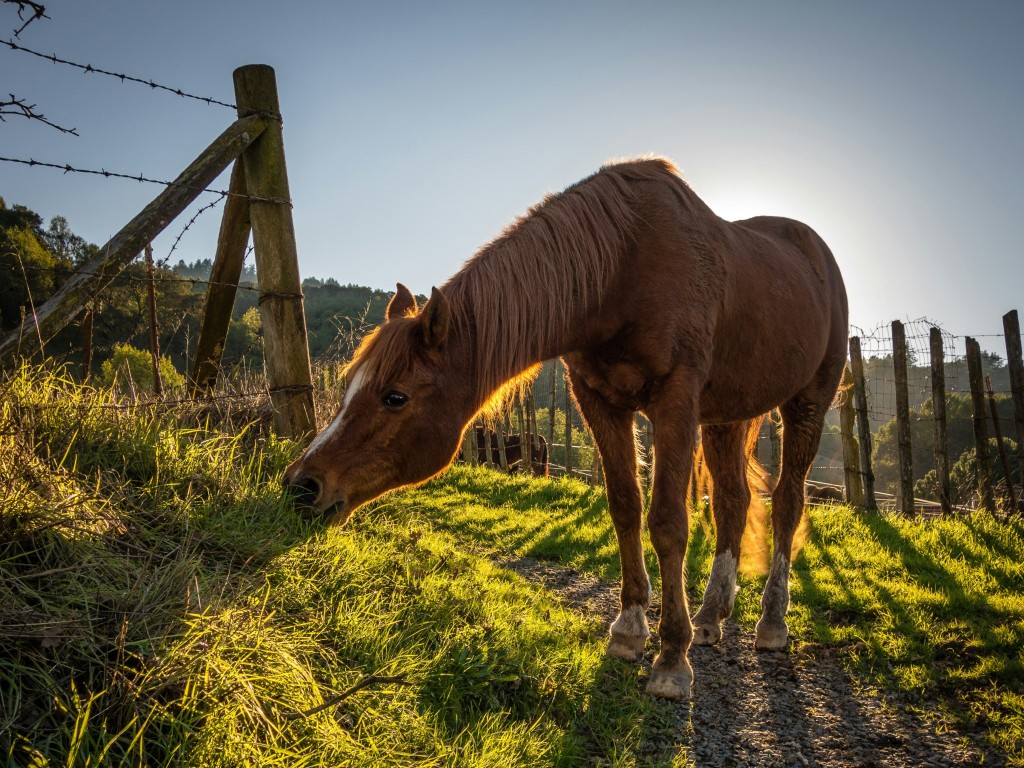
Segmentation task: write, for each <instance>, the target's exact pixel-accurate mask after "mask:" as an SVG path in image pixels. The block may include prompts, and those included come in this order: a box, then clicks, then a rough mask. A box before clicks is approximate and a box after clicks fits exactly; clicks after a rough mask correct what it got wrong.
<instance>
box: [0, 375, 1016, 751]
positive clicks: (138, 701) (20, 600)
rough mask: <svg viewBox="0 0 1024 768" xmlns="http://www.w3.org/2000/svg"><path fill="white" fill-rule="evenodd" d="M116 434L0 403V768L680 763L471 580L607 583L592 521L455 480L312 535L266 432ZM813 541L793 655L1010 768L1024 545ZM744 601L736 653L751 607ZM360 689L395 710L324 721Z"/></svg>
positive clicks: (589, 623) (654, 722) (509, 591)
mask: <svg viewBox="0 0 1024 768" xmlns="http://www.w3.org/2000/svg"><path fill="white" fill-rule="evenodd" d="M121 405H123V404H122V403H120V402H119V401H118V400H116V399H115V397H114V395H112V394H111V393H109V392H106V391H98V390H90V389H87V388H82V387H79V386H77V385H75V384H74V383H72V382H70V381H68V380H65V379H63V378H62V377H61V376H60V375H59V374H55V373H45V372H41V371H38V370H34V369H23V370H22V371H20V372H19V373H17V374H16V375H15V376H14V377H12V378H11V379H9V380H7V381H5V382H0V498H2V508H0V635H2V636H3V637H4V638H5V641H4V646H3V652H2V653H0V761H3V760H6V761H7V762H8V763H10V764H13V765H34V766H56V765H61V766H98V765H107V764H124V765H204V766H205V765H210V766H219V765H225V766H227V765H231V766H236V765H242V766H245V765H268V766H274V765H289V766H292V765H297V766H305V765H309V766H315V765H356V766H364V765H365V766H370V765H374V766H376V765H408V764H416V765H473V766H486V765H499V764H500V765H503V766H517V765H577V764H580V763H593V764H602V765H616V766H619V765H621V766H628V765H636V764H648V763H652V762H653V763H654V764H668V763H670V762H671V761H672V756H671V755H670V754H665V753H662V752H658V753H656V754H654V753H652V752H651V751H648V748H649V745H648V744H647V743H646V739H647V737H648V735H649V734H650V733H651V732H652V731H655V730H657V728H658V727H659V724H663V723H664V722H665V721H666V720H667V719H670V718H671V717H672V716H673V715H672V711H673V710H672V709H671V708H670V706H669V705H666V704H665V703H663V702H659V701H655V700H652V699H650V698H649V697H647V696H645V695H644V694H643V692H642V682H643V681H642V680H640V679H639V678H638V670H637V668H636V667H635V666H634V665H629V664H624V663H620V662H618V661H609V660H607V659H605V657H604V655H603V648H604V638H605V634H606V627H605V626H604V625H603V624H602V623H601V622H599V621H597V620H594V619H592V618H589V617H587V616H585V615H581V614H579V613H577V612H575V611H573V610H571V609H570V608H567V607H564V606H563V605H561V604H560V603H559V602H558V601H557V600H556V599H554V597H553V596H552V595H550V594H549V593H547V592H546V591H545V590H543V589H542V588H540V587H538V586H535V585H533V584H530V583H527V582H525V581H524V580H522V579H521V578H519V577H518V576H516V575H515V574H513V573H510V572H508V571H505V570H503V569H501V568H500V567H498V566H497V565H495V564H494V563H493V562H492V560H491V559H490V557H489V556H490V555H492V554H495V553H502V554H518V555H522V556H529V557H534V558H538V559H544V560H549V561H555V562H558V563H561V564H563V565H566V566H570V567H573V568H576V569H579V570H582V571H586V572H589V573H593V574H595V575H597V576H599V577H601V578H604V579H607V580H609V581H614V580H615V579H617V578H618V575H619V570H618V557H617V552H616V548H615V545H614V536H613V535H612V532H611V525H610V521H609V519H608V515H607V510H606V508H605V501H604V496H603V494H602V493H601V492H599V491H596V490H594V489H592V488H590V487H588V486H585V485H583V484H581V483H578V482H574V481H562V480H559V481H555V480H546V479H532V478H525V477H509V476H504V475H501V474H499V473H497V472H491V471H487V470H483V469H469V468H460V467H456V468H455V469H453V470H452V471H450V472H449V473H447V474H446V475H444V476H442V477H441V478H438V479H437V480H435V481H434V482H432V483H430V484H428V485H427V486H425V487H423V488H421V489H417V490H413V491H406V492H402V493H396V494H392V495H391V496H389V497H386V498H385V499H384V500H382V501H381V502H378V503H377V504H375V505H371V506H370V507H368V508H367V509H364V510H361V511H360V512H359V513H357V515H356V516H355V518H354V520H353V522H352V523H351V524H350V525H349V526H347V527H345V528H326V527H324V526H322V525H320V524H316V523H310V522H308V521H305V520H303V519H301V518H299V517H298V516H296V514H295V513H294V511H293V510H292V509H291V507H290V505H289V504H288V503H287V502H285V501H283V500H282V499H281V497H280V491H279V476H280V471H281V469H282V468H283V466H284V465H285V464H286V463H287V461H288V460H289V459H290V458H291V457H292V456H294V454H295V452H296V448H295V447H294V446H292V445H291V444H289V443H287V442H281V441H278V440H276V439H275V438H274V437H273V435H272V434H270V433H269V432H268V431H267V430H266V429H265V428H264V427H263V426H261V425H262V423H263V422H262V420H261V419H260V416H261V413H260V412H258V411H247V410H245V409H235V410H233V411H232V412H230V413H223V412H216V413H210V412H209V411H204V410H201V409H199V408H194V409H193V408H181V407H180V406H179V407H176V408H175V409H173V410H172V409H160V408H152V407H146V408H143V407H137V408H132V409H128V410H125V409H123V408H121V407H113V406H121ZM811 520H812V531H811V537H810V539H809V541H808V543H807V545H806V546H805V547H804V549H803V550H802V552H801V554H800V555H799V557H798V558H797V559H796V561H795V563H794V572H793V580H792V587H793V608H792V609H791V612H790V626H791V629H792V633H793V636H794V638H795V643H796V644H797V645H801V644H803V645H814V646H822V647H824V648H826V649H830V650H831V651H834V653H835V655H836V656H837V657H838V658H840V659H842V660H843V661H844V663H846V664H847V665H848V666H849V668H850V669H851V671H852V673H853V674H855V675H856V676H857V678H858V679H859V680H860V681H861V683H862V684H863V685H866V686H873V687H877V688H882V689H886V690H888V691H892V692H895V693H897V694H899V695H900V696H902V697H903V698H904V701H905V702H908V703H910V704H911V705H913V706H918V707H921V708H922V709H924V710H926V711H927V712H926V714H928V716H929V717H932V718H934V719H935V722H936V724H937V727H938V726H939V725H941V721H944V722H949V723H952V724H953V725H955V726H957V727H958V728H959V729H961V730H963V731H965V732H968V733H971V734H975V735H977V736H978V738H980V739H983V740H985V741H986V742H987V743H988V745H989V749H991V750H997V751H998V752H1000V753H1002V754H1007V755H1009V756H1010V760H1011V763H1014V764H1024V682H1022V681H1024V674H1022V673H1024V669H1022V665H1024V656H1022V650H1021V649H1022V648H1024V597H1022V595H1024V525H1022V524H1021V523H1019V522H1014V523H1012V524H1002V523H998V522H995V521H993V520H992V519H991V518H990V517H987V516H984V515H977V516H972V517H967V518H957V519H954V520H932V521H920V520H916V521H914V520H905V519H902V518H899V517H893V516H889V515H861V514H857V513H855V512H854V511H853V510H851V509H849V508H846V507H843V506H835V507H821V508H816V509H814V510H813V511H812V514H811ZM709 532H710V531H709V527H708V525H707V523H706V521H701V519H700V518H698V522H697V523H696V524H694V526H693V535H692V537H691V546H690V549H689V553H688V558H687V568H688V589H689V592H690V598H691V601H692V602H693V603H694V604H697V603H699V599H700V592H701V589H702V587H703V581H704V579H706V576H707V570H708V567H709V564H710V555H711V541H710V539H709V536H708V534H709ZM648 565H649V568H650V571H651V573H652V575H656V573H657V568H656V562H655V560H654V558H653V556H652V555H651V554H650V551H648ZM741 585H742V590H741V592H740V596H739V599H738V602H737V616H736V620H737V621H738V622H739V623H740V625H741V627H742V628H743V630H744V631H752V628H753V624H754V622H755V621H756V618H757V611H758V608H759V593H760V589H761V587H762V579H761V578H759V577H745V578H743V579H741ZM375 675H376V676H382V677H387V678H392V679H395V680H397V682H389V683H384V682H381V683H377V684H372V685H368V686H367V687H364V688H361V689H360V690H358V691H356V692H354V693H351V694H350V695H348V696H347V697H342V694H343V693H344V692H345V691H347V690H349V689H350V688H351V687H352V686H354V685H356V684H358V683H359V682H360V681H363V680H365V679H366V678H368V677H370V676H375ZM325 703H328V704H330V706H327V707H325V708H323V709H321V710H320V711H317V712H313V710H316V709H318V708H319V707H321V706H322V705H323V704H325ZM306 713H309V714H306ZM684 758H685V755H680V756H677V758H676V759H677V760H683V759H684Z"/></svg>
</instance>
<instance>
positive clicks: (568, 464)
mask: <svg viewBox="0 0 1024 768" xmlns="http://www.w3.org/2000/svg"><path fill="white" fill-rule="evenodd" d="M572 409H573V405H572V395H571V394H570V392H569V372H568V371H566V373H565V476H566V477H572Z"/></svg>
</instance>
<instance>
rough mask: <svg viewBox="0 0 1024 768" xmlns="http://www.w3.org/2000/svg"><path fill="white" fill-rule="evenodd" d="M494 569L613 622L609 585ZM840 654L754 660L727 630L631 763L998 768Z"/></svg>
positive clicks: (744, 641) (818, 651)
mask: <svg viewBox="0 0 1024 768" xmlns="http://www.w3.org/2000/svg"><path fill="white" fill-rule="evenodd" d="M500 563H501V565H502V566H504V567H506V568H509V569H511V570H514V571H516V572H517V573H519V574H521V575H522V576H524V577H526V578H528V579H530V580H531V581H535V582H538V583H541V584H543V585H544V586H545V587H546V588H547V589H549V590H550V591H552V592H554V593H555V594H557V595H560V596H561V598H562V600H563V601H564V602H565V603H566V604H567V605H569V606H571V607H573V608H575V609H577V610H582V611H585V612H588V613H591V614H594V615H598V616H601V617H602V618H604V619H605V620H607V621H609V622H610V621H612V620H613V619H614V618H615V615H616V613H617V611H618V591H617V588H616V587H615V585H612V584H608V583H606V582H602V581H601V580H599V579H596V578H594V577H593V576H589V575H586V574H579V573H576V572H575V571H573V570H571V569H566V568H561V567H558V566H555V565H551V564H547V563H542V562H538V561H534V560H529V559H521V558H520V559H516V558H503V559H501V560H500ZM657 616H658V607H657V606H654V607H653V608H652V609H651V611H650V612H649V614H648V619H649V621H650V623H651V626H652V627H656V626H657ZM654 639H655V640H656V639H657V638H654ZM651 646H653V647H657V643H656V642H655V643H652V644H651V645H650V646H649V648H651ZM838 653H842V651H836V650H835V649H830V648H815V647H812V646H804V647H802V648H801V650H799V651H798V652H795V653H794V652H790V651H779V652H767V653H765V652H757V651H755V650H754V640H753V636H752V635H750V634H744V633H741V632H740V630H739V627H737V625H736V624H735V623H732V622H727V623H726V627H725V634H724V637H723V639H722V642H721V643H720V644H719V645H717V646H711V647H694V648H692V649H691V651H690V661H691V663H692V664H693V669H694V676H695V682H694V687H693V697H692V702H691V703H687V704H669V705H668V706H669V707H670V708H671V710H672V712H673V714H674V715H676V716H675V717H668V718H665V719H663V720H662V721H661V722H659V723H657V724H646V725H645V728H644V730H643V733H644V736H643V740H642V742H641V744H640V747H639V751H640V754H639V755H638V756H639V757H640V759H641V761H643V760H650V761H652V762H664V761H666V759H667V758H669V757H670V756H671V755H672V754H675V753H678V752H679V751H681V750H685V751H686V752H687V753H688V754H689V755H690V762H691V764H692V765H696V766H701V768H703V767H705V766H707V767H708V768H710V767H711V766H787V768H788V766H795V767H796V768H806V767H807V766H821V767H822V768H826V767H828V768H832V767H833V766H835V767H837V768H855V767H856V768H867V767H870V766H878V768H889V767H890V766H893V767H896V768H903V767H906V768H912V767H913V768H918V767H920V766H978V765H982V764H984V765H993V766H999V765H1004V764H1005V760H1004V759H1003V758H1002V756H1000V755H998V754H993V753H990V752H989V753H986V754H984V756H982V754H981V753H980V752H979V750H978V747H977V745H976V744H974V745H972V744H970V743H969V742H968V741H967V740H966V739H964V738H963V737H961V736H960V735H958V734H955V733H953V732H950V731H948V730H947V731H946V732H944V733H942V734H939V733H937V730H938V726H939V725H940V724H938V723H931V724H930V723H927V722H925V721H924V720H923V719H922V717H921V716H920V715H918V714H915V713H914V712H913V711H912V708H913V704H914V702H908V701H906V700H900V701H897V700H895V699H893V700H889V699H887V698H885V697H883V696H882V695H879V694H878V693H875V692H870V691H865V690H863V689H861V688H860V686H858V685H857V682H856V681H855V680H854V679H853V678H852V677H851V676H850V675H849V674H848V673H847V671H846V669H845V668H844V666H843V664H842V661H841V659H840V658H837V654H838ZM652 659H653V654H652V652H651V651H650V650H649V652H648V654H647V657H646V658H645V659H644V665H645V667H646V668H647V669H648V670H649V669H650V664H651V661H652ZM918 706H919V707H921V708H922V709H924V706H923V704H921V703H918ZM983 760H984V762H982V761H983Z"/></svg>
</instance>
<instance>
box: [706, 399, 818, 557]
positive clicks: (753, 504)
mask: <svg viewBox="0 0 1024 768" xmlns="http://www.w3.org/2000/svg"><path fill="white" fill-rule="evenodd" d="M766 416H767V417H769V418H770V416H769V414H763V415H761V416H758V417H757V418H755V419H751V420H750V422H749V424H748V427H747V439H746V442H745V444H744V454H745V456H746V474H747V487H748V488H749V489H750V505H749V506H748V507H747V522H746V525H745V526H744V528H743V537H742V539H741V541H740V563H739V569H740V572H741V573H743V574H744V575H745V576H763V575H765V574H767V573H768V566H769V563H770V562H771V548H772V536H771V513H770V512H769V511H768V504H767V501H768V499H770V498H771V494H772V491H773V490H775V481H774V479H773V478H772V476H771V474H770V473H769V472H768V470H767V469H766V468H765V467H764V465H763V464H761V462H760V461H759V460H758V458H757V441H758V438H759V436H760V433H761V426H762V424H763V423H764V419H765V417H766ZM712 486H713V482H712V478H711V472H710V471H709V470H708V467H707V463H706V461H705V459H704V445H703V442H700V443H698V444H697V451H696V453H695V454H694V459H693V478H692V480H691V484H690V500H691V503H692V504H693V506H694V512H695V515H694V518H695V520H696V521H697V522H698V524H700V525H701V526H702V527H704V528H705V530H706V531H707V532H708V533H710V532H711V528H712V527H713V526H714V520H713V518H712V516H711V507H710V505H709V504H708V503H707V500H709V499H710V498H711V494H712ZM809 533H810V526H809V525H808V522H807V518H806V516H804V517H802V518H801V520H800V525H799V527H798V528H797V531H796V534H795V535H794V537H793V551H792V555H791V556H792V557H794V558H795V557H796V555H797V553H798V552H799V551H800V549H801V548H802V547H803V545H804V544H805V543H806V542H807V538H808V536H809Z"/></svg>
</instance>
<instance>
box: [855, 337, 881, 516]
mask: <svg viewBox="0 0 1024 768" xmlns="http://www.w3.org/2000/svg"><path fill="white" fill-rule="evenodd" d="M850 373H852V374H853V405H854V409H855V410H856V412H857V443H858V446H859V447H860V471H861V477H862V478H863V479H864V506H865V508H867V509H877V508H878V504H877V502H876V501H875V474H874V472H872V471H871V423H870V422H869V421H868V393H867V387H866V386H865V384H864V361H863V359H862V358H861V355H860V338H859V337H857V336H851V337H850Z"/></svg>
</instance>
